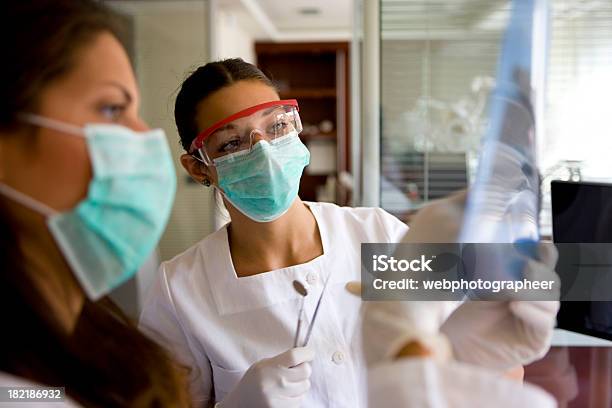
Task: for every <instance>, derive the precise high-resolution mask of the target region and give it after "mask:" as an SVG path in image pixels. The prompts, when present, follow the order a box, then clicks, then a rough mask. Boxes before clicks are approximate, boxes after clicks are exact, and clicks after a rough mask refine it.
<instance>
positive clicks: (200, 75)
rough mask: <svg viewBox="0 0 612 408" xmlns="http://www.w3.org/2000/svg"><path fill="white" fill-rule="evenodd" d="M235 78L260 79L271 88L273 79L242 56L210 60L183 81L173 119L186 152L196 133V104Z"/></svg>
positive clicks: (241, 79)
mask: <svg viewBox="0 0 612 408" xmlns="http://www.w3.org/2000/svg"><path fill="white" fill-rule="evenodd" d="M238 81H260V82H262V83H264V84H266V85H268V86H270V87H272V88H274V85H273V84H272V81H270V79H269V78H268V77H267V76H266V75H265V74H264V73H263V72H262V71H261V70H260V69H259V68H257V67H256V66H255V65H253V64H249V63H248V62H245V61H243V60H242V59H241V58H231V59H226V60H222V61H216V62H209V63H208V64H206V65H204V66H201V67H199V68H198V69H196V70H195V71H193V72H192V73H191V74H190V75H189V76H188V77H187V79H185V81H183V83H182V85H181V89H180V91H179V93H178V95H177V96H176V103H175V105H174V120H175V122H176V128H177V129H178V133H179V136H180V138H181V145H182V146H183V148H184V149H185V151H189V146H190V145H191V142H192V141H193V139H195V137H196V136H197V134H198V126H197V124H196V110H197V106H198V104H199V103H200V102H201V101H203V100H204V99H206V97H208V96H209V95H211V94H212V93H214V92H216V91H218V90H220V89H222V88H225V87H226V86H229V85H231V84H233V83H235V82H238Z"/></svg>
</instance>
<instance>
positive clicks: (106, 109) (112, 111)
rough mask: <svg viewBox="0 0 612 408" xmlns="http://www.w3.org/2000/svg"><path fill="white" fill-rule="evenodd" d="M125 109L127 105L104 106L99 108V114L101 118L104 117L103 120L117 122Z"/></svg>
mask: <svg viewBox="0 0 612 408" xmlns="http://www.w3.org/2000/svg"><path fill="white" fill-rule="evenodd" d="M126 109H127V105H122V104H106V105H103V106H102V107H100V113H101V114H102V116H104V118H105V119H108V120H110V121H112V122H117V121H118V120H119V119H120V118H121V116H122V115H123V113H124V112H125V110H126Z"/></svg>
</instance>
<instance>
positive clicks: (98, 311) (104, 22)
mask: <svg viewBox="0 0 612 408" xmlns="http://www.w3.org/2000/svg"><path fill="white" fill-rule="evenodd" d="M101 32H110V33H111V34H113V35H115V36H116V37H117V38H118V39H120V40H121V38H120V37H121V34H120V30H119V26H118V25H117V23H116V22H115V20H114V18H113V16H112V14H111V13H110V12H109V11H108V10H106V9H105V8H103V7H102V6H101V5H99V4H98V3H95V2H93V1H85V0H28V1H14V0H11V1H3V2H1V4H0V38H1V41H2V42H3V43H4V47H2V52H3V61H2V63H1V64H0V78H2V80H3V85H2V87H0V128H1V129H4V130H9V129H11V128H12V127H13V126H15V125H16V115H17V114H18V113H19V112H22V111H36V107H37V102H38V99H37V98H38V96H39V94H40V92H41V90H43V89H45V87H46V86H48V85H49V84H50V83H51V82H53V81H54V80H56V79H58V78H61V77H62V76H63V75H66V74H67V73H68V72H69V71H70V69H71V67H72V66H73V64H75V63H76V58H75V55H76V52H77V50H78V49H79V48H80V47H85V46H87V45H88V43H89V42H90V41H91V40H92V39H93V38H95V36H96V35H98V34H100V33H101ZM15 222H16V220H14V219H12V218H11V216H10V215H9V213H8V211H7V210H6V209H5V208H3V206H2V200H0V308H1V309H2V310H3V311H4V316H5V318H4V321H3V323H2V324H3V327H4V328H5V330H3V334H2V340H3V342H2V343H3V351H2V353H0V370H1V371H4V372H8V373H11V374H14V375H17V376H20V377H23V378H26V379H29V380H32V381H34V382H38V383H41V384H47V385H52V386H61V387H65V388H66V393H67V395H68V396H69V397H71V398H72V399H74V400H76V401H77V402H79V403H81V404H83V405H85V406H93V407H128V406H129V407H179V406H180V407H182V406H187V405H189V402H188V401H189V398H188V395H187V382H186V376H187V373H186V369H184V368H182V367H179V366H178V365H177V364H176V363H175V362H174V361H173V360H172V359H171V358H170V356H169V355H168V354H167V352H166V351H165V350H164V349H162V348H161V347H160V346H159V345H157V344H156V343H154V342H153V341H152V340H150V339H149V338H147V337H146V336H145V335H143V334H142V333H141V332H140V331H138V329H137V327H136V325H135V324H134V323H133V322H132V321H130V320H129V319H128V318H127V317H126V316H125V314H124V313H123V312H122V311H121V310H120V309H119V308H118V307H117V306H116V305H114V304H113V303H112V302H111V301H110V300H109V299H107V298H105V299H102V300H100V301H97V302H92V301H89V300H85V304H84V306H83V309H82V311H81V314H80V316H79V318H78V321H77V322H76V326H75V329H74V331H73V332H71V333H65V332H64V331H63V330H61V329H60V328H58V327H57V323H54V322H55V320H54V319H52V318H49V310H50V308H49V307H48V305H47V304H46V302H45V299H44V298H43V297H41V296H38V293H37V291H35V290H34V289H33V288H34V285H33V284H32V283H33V282H32V277H31V274H30V273H28V272H29V271H28V270H26V269H25V268H26V267H25V266H24V264H25V262H24V256H23V254H22V253H21V251H20V247H19V245H18V242H19V240H18V238H19V231H18V230H17V227H16V224H15ZM58 296H60V294H58Z"/></svg>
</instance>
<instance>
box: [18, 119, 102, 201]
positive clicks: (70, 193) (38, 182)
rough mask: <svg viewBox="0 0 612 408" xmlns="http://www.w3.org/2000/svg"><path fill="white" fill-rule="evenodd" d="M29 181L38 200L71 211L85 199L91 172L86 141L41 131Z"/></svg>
mask: <svg viewBox="0 0 612 408" xmlns="http://www.w3.org/2000/svg"><path fill="white" fill-rule="evenodd" d="M40 133H41V134H40V135H39V137H38V141H37V143H36V148H35V149H34V154H35V155H36V157H32V161H31V163H32V164H34V166H33V167H32V169H31V174H30V180H29V183H31V185H32V187H35V188H36V189H37V191H38V194H40V195H41V197H40V198H41V201H43V202H45V203H47V204H48V205H50V206H51V207H53V208H55V209H57V210H68V209H71V208H74V207H75V206H76V205H77V204H78V203H79V201H81V200H82V199H84V198H85V197H86V196H87V191H88V187H89V181H90V180H91V176H92V170H91V163H90V160H89V154H88V152H87V142H86V140H85V138H82V137H79V136H71V135H65V134H59V133H57V132H53V131H41V132H40Z"/></svg>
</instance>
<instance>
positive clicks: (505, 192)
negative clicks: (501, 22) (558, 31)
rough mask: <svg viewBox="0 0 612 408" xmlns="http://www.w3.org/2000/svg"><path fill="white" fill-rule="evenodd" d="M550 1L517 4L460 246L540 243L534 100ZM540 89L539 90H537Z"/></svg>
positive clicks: (520, 0)
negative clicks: (489, 243) (472, 243)
mask: <svg viewBox="0 0 612 408" xmlns="http://www.w3.org/2000/svg"><path fill="white" fill-rule="evenodd" d="M547 34H548V2H547V1H546V0H515V1H514V2H513V8H512V14H511V16H510V22H509V24H508V27H507V29H506V32H505V35H504V39H503V44H502V51H501V54H500V57H499V61H498V68H497V75H496V84H495V87H494V89H493V90H492V92H491V95H490V98H489V112H488V115H489V125H488V127H487V130H486V133H485V134H484V138H483V141H482V151H481V155H480V159H479V164H478V169H477V172H476V178H475V180H474V183H473V185H472V187H471V189H470V192H469V195H468V201H467V208H466V215H465V219H464V224H463V227H462V231H461V235H460V241H461V242H483V243H486V242H499V243H513V242H517V241H523V240H537V239H538V238H539V231H538V212H539V173H538V170H537V166H536V142H535V137H536V116H537V115H536V109H535V102H536V96H541V95H540V94H539V93H542V92H543V82H544V81H542V78H543V77H542V76H541V75H539V74H540V73H542V72H545V65H546V58H547V57H546V51H547V49H548V47H547V41H548V40H547V37H548V35H547ZM538 88H539V89H538Z"/></svg>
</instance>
